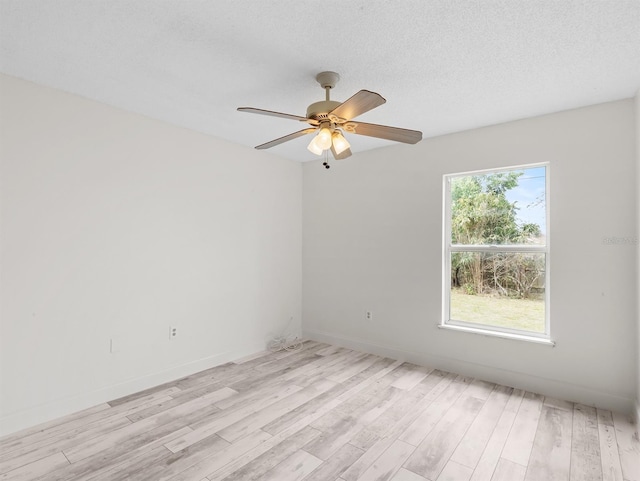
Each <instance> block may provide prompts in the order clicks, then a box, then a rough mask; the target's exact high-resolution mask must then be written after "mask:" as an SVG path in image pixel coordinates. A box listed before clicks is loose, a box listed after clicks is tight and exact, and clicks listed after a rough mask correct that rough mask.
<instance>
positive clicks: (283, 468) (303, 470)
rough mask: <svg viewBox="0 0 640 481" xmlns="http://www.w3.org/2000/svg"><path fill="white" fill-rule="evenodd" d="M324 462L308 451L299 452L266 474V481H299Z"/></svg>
mask: <svg viewBox="0 0 640 481" xmlns="http://www.w3.org/2000/svg"><path fill="white" fill-rule="evenodd" d="M321 464H322V461H321V460H320V459H318V458H316V457H315V456H313V455H311V454H309V453H307V452H306V451H297V452H296V453H294V454H292V455H291V456H289V457H288V458H287V459H285V460H284V461H282V462H281V463H280V464H279V465H277V466H276V467H275V468H273V469H272V470H271V471H269V472H268V473H266V474H265V477H264V479H273V480H274V481H275V480H278V481H298V480H301V479H303V478H305V477H306V476H307V475H308V474H309V473H311V472H312V471H314V470H315V469H316V468H317V467H318V466H319V465H321Z"/></svg>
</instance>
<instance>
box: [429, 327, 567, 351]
mask: <svg viewBox="0 0 640 481" xmlns="http://www.w3.org/2000/svg"><path fill="white" fill-rule="evenodd" d="M438 328H440V329H449V330H451V331H462V332H470V333H472V334H480V335H482V336H489V337H500V338H502V339H512V340H515V341H525V342H533V343H536V344H542V345H544V346H550V347H555V345H556V343H555V342H554V341H552V340H551V339H544V338H542V337H536V336H527V335H526V334H512V333H510V332H499V331H490V330H488V329H482V328H475V327H467V326H455V325H451V324H438Z"/></svg>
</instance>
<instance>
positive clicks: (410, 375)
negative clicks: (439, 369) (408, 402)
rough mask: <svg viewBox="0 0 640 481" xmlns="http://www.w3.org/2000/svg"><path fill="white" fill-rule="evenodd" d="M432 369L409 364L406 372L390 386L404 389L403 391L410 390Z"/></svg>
mask: <svg viewBox="0 0 640 481" xmlns="http://www.w3.org/2000/svg"><path fill="white" fill-rule="evenodd" d="M432 371H433V368H429V367H423V366H416V365H415V364H410V369H409V370H408V372H406V373H405V374H404V375H402V376H401V377H399V378H398V379H396V380H395V381H394V382H393V384H392V386H393V387H395V388H398V389H404V390H405V391H410V390H411V389H413V388H414V387H416V386H417V385H418V384H420V383H421V382H422V380H423V379H424V378H426V377H427V376H428V375H429V374H430V373H431V372H432Z"/></svg>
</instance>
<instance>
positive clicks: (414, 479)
mask: <svg viewBox="0 0 640 481" xmlns="http://www.w3.org/2000/svg"><path fill="white" fill-rule="evenodd" d="M389 481H429V480H428V479H426V478H423V477H422V476H420V475H418V474H416V473H412V472H411V471H409V470H407V469H404V468H400V470H399V471H398V472H397V473H396V474H395V475H394V476H393V478H391V479H390V480H389Z"/></svg>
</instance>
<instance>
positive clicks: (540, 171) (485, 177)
mask: <svg viewBox="0 0 640 481" xmlns="http://www.w3.org/2000/svg"><path fill="white" fill-rule="evenodd" d="M545 176H546V168H545V167H544V166H542V167H532V168H526V169H518V170H510V171H504V172H493V173H486V174H476V175H465V176H460V177H453V178H452V179H451V219H450V221H451V243H452V244H462V245H500V244H527V245H544V243H545V235H546V232H547V226H546V197H545V190H546V189H545V186H546V183H545Z"/></svg>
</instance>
